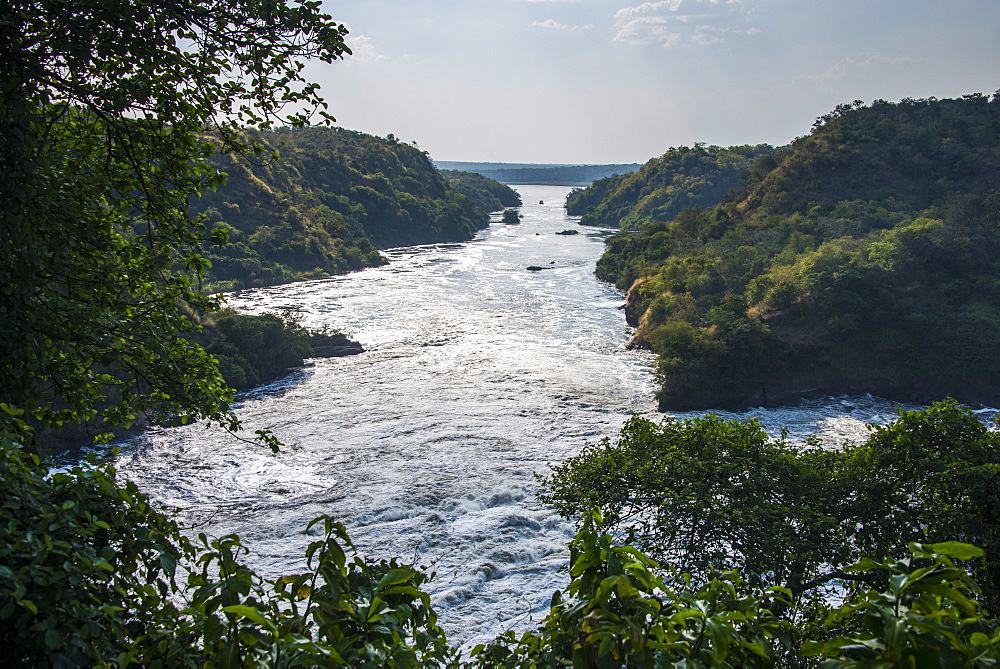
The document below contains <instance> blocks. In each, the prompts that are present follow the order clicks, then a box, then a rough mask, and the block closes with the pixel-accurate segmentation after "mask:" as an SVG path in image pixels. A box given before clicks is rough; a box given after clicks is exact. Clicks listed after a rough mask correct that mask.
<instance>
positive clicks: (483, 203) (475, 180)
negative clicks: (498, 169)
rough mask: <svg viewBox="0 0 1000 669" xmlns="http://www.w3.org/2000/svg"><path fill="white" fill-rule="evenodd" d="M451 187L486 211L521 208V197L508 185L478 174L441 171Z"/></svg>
mask: <svg viewBox="0 0 1000 669" xmlns="http://www.w3.org/2000/svg"><path fill="white" fill-rule="evenodd" d="M441 174H443V175H444V178H445V179H447V180H448V183H450V184H451V187H452V188H454V189H455V190H457V191H458V192H459V193H461V194H462V195H464V196H465V197H467V198H469V199H470V200H472V201H473V202H475V203H476V205H478V206H479V208H480V209H482V210H484V211H501V210H502V209H503V208H504V207H520V206H521V196H520V195H518V194H517V191H516V190H514V189H513V188H511V187H510V186H508V185H506V184H502V183H500V182H499V181H494V180H493V179H490V178H488V177H484V176H483V175H482V174H477V173H476V172H463V171H461V170H441Z"/></svg>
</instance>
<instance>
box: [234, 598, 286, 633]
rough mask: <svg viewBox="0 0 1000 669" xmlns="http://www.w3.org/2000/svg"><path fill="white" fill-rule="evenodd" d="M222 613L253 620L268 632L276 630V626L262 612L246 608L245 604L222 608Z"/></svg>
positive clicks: (249, 607)
mask: <svg viewBox="0 0 1000 669" xmlns="http://www.w3.org/2000/svg"><path fill="white" fill-rule="evenodd" d="M222 611H223V613H231V614H233V615H235V616H239V617H241V618H247V619H249V620H252V621H253V622H255V623H257V624H258V625H260V626H261V627H264V628H266V629H268V630H273V629H275V628H274V625H273V624H272V623H271V622H270V621H269V620H267V619H266V618H264V616H262V615H261V613H260V611H258V610H257V609H255V608H254V607H252V606H245V605H243V604H233V605H231V606H224V607H222Z"/></svg>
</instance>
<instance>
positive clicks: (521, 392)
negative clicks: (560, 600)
mask: <svg viewBox="0 0 1000 669" xmlns="http://www.w3.org/2000/svg"><path fill="white" fill-rule="evenodd" d="M517 190H518V191H519V192H520V194H521V196H522V199H523V200H524V202H525V205H524V206H523V207H522V208H521V212H522V214H523V215H524V218H523V220H522V222H521V224H519V225H503V224H501V223H499V222H494V223H493V224H492V225H491V226H490V228H489V229H488V230H485V231H483V232H482V233H481V234H480V235H479V236H478V237H477V238H476V239H475V240H473V241H471V242H468V243H463V244H445V245H432V246H420V247H409V248H400V249H392V250H389V251H386V252H385V253H386V255H387V256H388V258H389V260H390V263H389V264H388V265H386V266H383V267H378V268H373V269H367V270H364V271H361V272H356V273H353V274H349V275H345V276H339V277H334V278H330V279H324V280H318V281H309V282H303V283H296V284H290V285H286V286H278V287H273V288H265V289H258V290H250V291H244V292H241V293H237V294H234V295H233V296H232V297H231V299H230V304H231V305H232V306H234V307H236V308H239V309H242V310H246V311H248V312H252V313H260V312H264V311H282V310H291V311H294V312H295V313H297V314H298V315H299V317H300V318H301V319H302V322H303V324H304V325H306V326H307V327H310V328H322V327H329V328H335V329H338V330H341V331H345V332H348V333H350V334H351V335H352V336H353V338H355V339H357V340H358V341H360V342H361V343H362V344H363V345H364V346H365V348H366V349H367V352H366V353H363V354H361V355H357V356H352V357H346V358H333V359H322V360H315V361H310V362H309V364H308V365H307V366H306V367H304V368H302V369H300V370H295V371H293V372H292V373H290V374H289V375H288V376H287V377H285V378H283V379H281V380H279V381H277V382H275V383H272V384H270V385H268V386H266V387H264V388H261V389H259V390H257V391H254V392H251V393H247V394H245V395H242V396H241V397H240V398H239V401H238V403H237V405H236V406H235V410H236V412H237V414H238V415H239V416H240V417H241V419H242V420H243V421H244V424H245V426H246V428H247V430H248V433H251V434H252V431H253V430H255V429H261V428H268V429H271V430H273V431H274V432H275V433H276V435H277V436H278V437H279V438H280V439H281V440H282V441H283V442H284V443H285V444H286V445H287V446H286V448H285V449H284V450H283V452H282V453H280V454H277V455H273V454H271V453H270V452H269V451H266V450H265V449H263V448H261V447H255V446H252V445H248V444H246V443H243V442H241V441H238V440H236V439H234V438H232V437H230V436H229V435H227V434H226V433H224V432H222V431H220V430H218V429H210V428H206V427H205V426H203V425H189V426H185V427H181V428H171V429H155V430H152V431H150V432H149V433H148V434H146V435H144V436H142V437H140V438H138V439H134V440H132V441H130V442H127V443H125V444H123V445H122V446H123V451H122V454H121V456H120V457H119V460H118V462H117V466H118V468H119V471H120V472H121V473H122V474H123V475H124V476H126V477H127V478H129V479H131V480H133V481H135V482H136V483H137V484H138V485H139V486H140V488H142V489H143V490H144V491H146V492H147V493H149V494H150V495H151V496H152V497H153V498H154V499H155V500H157V501H158V502H160V503H162V504H166V505H169V506H173V507H177V508H179V509H180V510H181V517H182V518H183V519H184V520H185V521H186V522H190V523H197V524H199V530H198V531H204V532H208V533H209V534H213V535H216V536H221V535H223V534H228V533H231V532H236V533H238V534H239V535H240V536H241V537H242V538H243V540H244V543H245V544H246V545H247V546H249V547H250V549H251V553H250V555H249V556H248V558H247V560H248V562H249V563H250V564H251V565H252V566H253V567H254V568H255V569H256V570H257V571H258V572H259V573H261V574H262V575H265V576H268V577H276V576H278V575H281V574H286V573H293V572H297V571H300V570H302V569H304V568H305V566H304V562H303V561H302V554H303V551H304V548H305V546H306V545H307V543H308V542H309V541H311V540H313V537H310V536H305V535H303V534H302V531H303V530H304V529H305V526H306V524H307V523H308V521H309V520H310V519H312V518H314V517H316V516H318V515H320V514H324V513H325V514H330V515H332V516H335V517H336V518H338V519H340V520H341V521H343V522H344V523H345V524H346V525H347V527H348V529H349V531H350V532H351V536H352V538H353V539H354V541H355V542H356V544H357V545H358V548H359V550H360V551H361V552H362V553H363V554H364V555H367V556H369V557H375V558H378V557H388V556H392V555H396V556H400V557H402V558H404V559H405V560H407V561H411V562H414V563H416V564H418V565H421V566H423V567H425V568H428V569H430V570H432V571H434V572H436V574H437V576H436V578H435V579H434V580H433V581H432V582H431V584H430V586H429V591H430V592H431V594H432V597H433V600H434V602H435V605H436V607H437V609H438V613H439V615H440V619H441V622H442V624H443V625H444V627H445V629H446V630H447V631H448V633H449V637H450V638H451V639H452V640H453V641H454V642H457V643H464V644H472V643H478V642H481V641H484V640H488V639H491V638H493V637H494V636H495V635H496V634H498V633H499V632H502V631H504V630H505V629H508V628H511V627H513V628H515V629H518V630H522V629H525V628H528V627H531V626H533V625H534V624H536V623H537V622H538V621H539V620H540V619H541V618H542V617H543V615H544V613H545V610H546V608H547V604H548V601H549V597H550V596H551V593H552V591H553V590H555V589H557V588H562V587H564V585H565V580H566V574H565V572H564V571H563V570H562V569H561V568H562V567H564V566H565V564H566V561H567V557H568V552H567V550H566V543H567V541H568V540H569V539H570V538H571V537H572V535H573V532H574V526H573V524H572V522H570V521H567V520H564V519H562V518H559V517H558V516H557V515H555V514H554V513H553V512H552V511H551V510H550V509H548V508H547V507H545V506H544V505H543V504H541V503H540V502H539V501H538V500H537V497H536V492H537V490H538V481H537V478H536V476H537V475H544V474H545V473H546V472H548V471H549V466H550V465H551V464H552V463H556V462H559V461H561V460H563V459H565V458H566V457H568V456H570V455H572V454H575V453H577V452H578V451H579V450H580V449H581V448H582V447H583V446H585V445H587V444H591V443H595V442H597V441H599V440H600V439H601V438H603V437H606V436H613V435H614V434H615V433H616V431H617V430H618V428H619V427H620V426H621V424H622V423H623V422H624V421H625V420H626V419H627V418H628V416H630V415H631V414H633V413H644V414H653V413H654V412H655V404H654V402H653V392H654V390H655V379H654V375H653V371H652V358H651V356H650V355H649V354H647V353H644V352H641V351H628V350H626V348H625V345H626V343H627V342H628V339H629V333H628V330H627V326H626V324H625V319H624V315H623V313H622V311H621V310H620V309H619V307H620V306H621V304H622V302H623V296H622V294H621V293H620V292H619V291H617V290H615V289H614V287H612V286H610V285H607V284H604V283H601V282H599V281H597V280H596V279H595V278H594V276H593V268H594V263H595V261H596V259H597V258H598V257H599V256H600V254H601V251H602V249H603V239H604V237H605V236H606V235H607V234H608V232H607V231H601V230H595V229H588V228H581V227H579V226H578V225H577V220H576V219H573V218H570V217H567V216H566V214H565V212H564V210H563V206H562V205H563V201H564V200H565V196H566V194H567V192H568V191H569V189H568V188H564V187H557V186H518V187H517ZM567 229H573V230H579V232H580V234H577V235H558V234H556V233H557V232H561V231H563V230H567ZM529 266H537V267H542V268H543V269H541V270H540V271H528V270H527V267H529ZM724 415H727V416H753V417H756V418H758V419H759V420H761V421H762V422H763V423H764V424H765V425H766V426H767V427H768V429H769V430H771V431H773V432H775V433H776V432H778V431H779V430H780V428H781V427H782V426H787V427H788V428H790V431H791V435H792V436H793V437H805V436H808V435H811V434H821V435H824V436H825V437H826V438H827V439H829V440H830V441H831V442H837V441H838V440H842V439H846V438H855V439H857V438H864V435H865V427H864V426H865V423H868V422H884V421H886V420H889V419H891V417H892V416H893V405H892V404H891V403H889V402H886V401H884V400H880V399H877V398H872V397H842V398H820V399H815V400H810V401H807V402H802V403H800V404H797V405H795V406H792V407H785V408H782V409H775V410H764V409H758V410H754V411H750V412H747V413H743V414H728V413H727V414H724Z"/></svg>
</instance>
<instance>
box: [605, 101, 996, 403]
mask: <svg viewBox="0 0 1000 669" xmlns="http://www.w3.org/2000/svg"><path fill="white" fill-rule="evenodd" d="M680 153H683V151H681V152H678V155H680ZM678 172H680V173H679V174H677V175H674V177H673V179H674V180H675V181H676V180H684V179H686V178H687V176H688V175H687V174H685V173H683V169H680V170H678ZM744 179H745V186H744V188H743V190H742V191H740V193H739V194H738V195H736V196H735V197H732V198H730V199H728V200H727V201H725V202H723V203H721V204H719V205H718V206H715V207H712V208H708V209H700V208H688V209H684V210H683V211H681V212H680V213H679V214H678V215H676V216H674V217H673V218H671V219H670V220H662V219H663V218H665V217H662V216H655V215H649V216H646V215H642V216H637V215H636V213H635V212H637V211H643V210H642V209H639V208H637V207H633V208H632V209H629V210H628V212H627V213H626V214H625V216H624V217H623V219H622V221H623V222H624V221H626V220H628V221H630V224H633V223H632V222H635V223H640V224H641V226H642V229H641V231H639V232H633V233H627V232H623V233H621V234H619V235H617V236H615V237H614V238H612V239H611V240H609V243H608V248H607V251H606V253H605V255H604V256H603V257H602V258H601V260H600V261H599V263H598V267H597V273H598V275H599V276H600V277H602V278H604V279H607V280H609V281H613V282H615V283H616V284H617V285H618V286H619V287H621V288H622V289H627V290H628V303H627V309H626V313H627V315H628V318H629V320H630V322H631V323H632V324H633V325H634V326H635V327H636V328H637V329H636V332H635V337H634V340H633V344H634V345H637V346H646V347H649V348H651V349H652V350H653V351H655V352H656V353H658V354H659V373H660V377H661V380H662V389H661V391H660V395H659V397H660V405H661V408H663V409H682V408H683V409H687V408H705V407H712V406H725V405H734V406H735V405H756V404H768V403H773V402H775V401H780V400H782V399H786V398H789V397H793V396H796V395H801V394H803V393H808V392H813V391H822V392H840V391H849V392H873V393H877V394H881V395H884V396H888V397H893V398H900V399H904V398H905V399H917V400H928V399H932V398H935V397H940V396H944V395H952V396H955V397H958V398H960V399H963V400H964V401H969V402H975V401H984V402H995V401H996V400H997V399H1000V382H998V379H1000V361H998V360H997V358H996V356H995V351H996V349H997V347H998V345H1000V98H998V96H994V97H993V98H992V99H990V98H987V97H985V96H983V95H969V96H965V97H963V98H962V99H957V100H934V99H931V100H903V101H902V102H899V103H895V104H893V103H888V102H885V101H881V100H880V101H876V102H875V103H873V104H872V105H870V106H865V105H863V104H861V103H855V104H853V105H842V106H840V107H838V108H837V109H836V110H835V111H834V112H833V113H832V114H828V115H826V116H824V117H822V118H821V119H819V120H818V121H817V123H816V125H815V126H814V129H813V131H812V133H811V134H810V135H808V136H806V137H803V138H800V139H798V140H796V141H795V142H794V143H793V144H792V145H791V146H790V147H788V148H787V149H785V150H782V151H779V152H776V153H774V154H773V155H765V156H764V157H763V158H761V159H760V160H759V162H758V163H757V164H756V165H755V166H754V167H753V168H752V169H751V170H750V171H749V172H748V173H747V174H746V175H745V176H744ZM636 187H637V188H639V192H641V189H642V188H643V187H645V188H647V189H648V190H650V192H653V191H654V190H655V189H653V187H652V184H647V183H643V184H637V185H636ZM614 197H615V195H614V192H612V193H611V194H610V195H609V196H608V197H605V198H604V199H603V200H602V201H601V202H600V203H599V204H598V205H597V206H596V207H595V208H594V211H597V210H598V209H600V208H601V207H604V208H605V209H606V210H609V209H611V208H612V206H611V205H610V204H608V203H610V202H613V201H614ZM640 201H641V200H640Z"/></svg>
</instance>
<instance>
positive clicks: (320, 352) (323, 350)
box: [309, 332, 365, 358]
mask: <svg viewBox="0 0 1000 669" xmlns="http://www.w3.org/2000/svg"><path fill="white" fill-rule="evenodd" d="M309 343H310V344H312V347H313V355H314V357H317V358H340V357H342V356H345V355H357V354H358V353H364V352H365V349H364V347H363V346H362V345H361V344H360V343H359V342H356V341H352V340H350V339H348V338H347V335H344V334H339V333H338V334H323V333H319V332H317V333H313V334H312V336H310V338H309Z"/></svg>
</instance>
